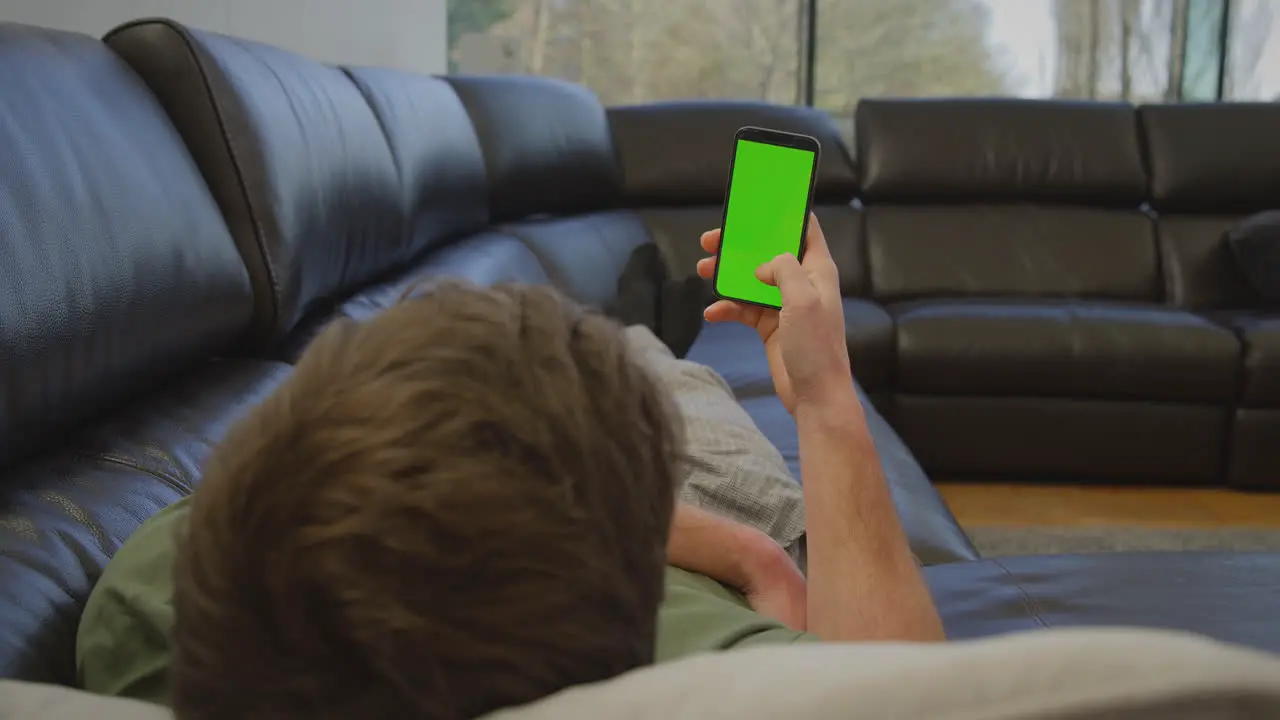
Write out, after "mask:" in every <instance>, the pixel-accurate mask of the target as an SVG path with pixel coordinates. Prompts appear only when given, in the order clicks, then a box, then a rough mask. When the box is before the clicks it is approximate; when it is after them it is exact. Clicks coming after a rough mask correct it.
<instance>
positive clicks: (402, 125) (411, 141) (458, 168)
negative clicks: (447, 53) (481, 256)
mask: <svg viewBox="0 0 1280 720" xmlns="http://www.w3.org/2000/svg"><path fill="white" fill-rule="evenodd" d="M347 74H348V75H349V76H350V77H351V79H352V80H353V81H354V82H355V84H356V86H357V87H359V88H360V92H361V93H363V94H364V98H365V100H367V101H368V102H369V106H370V107H371V108H373V112H374V114H375V115H376V116H377V118H378V122H379V123H381V125H382V129H383V131H384V132H385V133H386V135H387V143H388V144H389V145H390V147H391V157H392V159H393V160H394V161H395V165H396V169H397V170H398V171H399V173H400V187H401V189H402V190H403V191H404V192H403V195H404V198H403V202H404V210H403V212H404V216H405V218H406V219H407V222H406V229H407V231H408V237H407V238H406V240H405V252H406V254H407V255H415V254H419V253H421V252H422V251H424V250H426V249H427V248H431V247H435V246H437V245H439V244H441V243H442V242H444V241H447V240H451V239H455V238H458V237H461V236H463V235H466V234H468V233H474V232H478V231H480V230H483V229H484V228H485V227H486V226H487V225H488V224H489V196H488V185H487V180H486V177H485V171H484V153H483V152H482V151H481V150H480V138H478V137H476V131H475V128H474V127H472V126H471V118H470V117H469V116H468V115H467V109H466V108H465V107H463V106H462V101H461V100H459V99H458V96H457V94H456V93H454V92H453V88H452V87H451V86H450V85H449V83H447V82H445V81H444V80H443V79H441V78H436V77H426V76H424V75H416V74H414V73H409V72H400V71H397V70H384V69H381V68H347Z"/></svg>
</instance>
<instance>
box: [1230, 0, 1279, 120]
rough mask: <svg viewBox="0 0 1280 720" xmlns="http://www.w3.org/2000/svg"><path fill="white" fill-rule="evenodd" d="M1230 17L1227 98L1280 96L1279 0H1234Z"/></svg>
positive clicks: (1268, 98)
mask: <svg viewBox="0 0 1280 720" xmlns="http://www.w3.org/2000/svg"><path fill="white" fill-rule="evenodd" d="M1229 15H1230V17H1229V18H1228V21H1227V35H1226V37H1227V68H1226V74H1225V77H1224V83H1223V88H1222V97H1223V99H1226V100H1267V101H1275V100H1280V3H1277V2H1275V0H1231V3H1230V12H1229Z"/></svg>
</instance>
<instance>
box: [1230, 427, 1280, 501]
mask: <svg viewBox="0 0 1280 720" xmlns="http://www.w3.org/2000/svg"><path fill="white" fill-rule="evenodd" d="M1278 446H1280V410H1276V409H1252V408H1240V409H1238V410H1236V414H1235V421H1234V422H1233V423H1232V424H1231V450H1230V455H1229V460H1228V461H1227V484H1228V485H1230V486H1231V487H1234V488H1240V489H1242V490H1270V491H1273V492H1274V491H1275V490H1276V489H1277V488H1280V477H1277V475H1280V473H1277V472H1276V467H1277V465H1276V447H1278Z"/></svg>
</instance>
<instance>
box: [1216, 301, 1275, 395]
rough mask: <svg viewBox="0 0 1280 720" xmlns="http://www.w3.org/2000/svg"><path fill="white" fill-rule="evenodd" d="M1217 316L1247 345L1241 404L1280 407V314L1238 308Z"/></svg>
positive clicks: (1245, 347)
mask: <svg viewBox="0 0 1280 720" xmlns="http://www.w3.org/2000/svg"><path fill="white" fill-rule="evenodd" d="M1214 317H1215V319H1218V320H1220V321H1221V322H1223V323H1225V324H1227V325H1229V326H1230V327H1231V328H1232V329H1233V330H1235V332H1236V334H1237V335H1238V336H1239V337H1240V342H1241V343H1243V345H1244V353H1243V356H1244V377H1243V378H1242V382H1241V384H1240V398H1239V401H1240V404H1241V405H1243V406H1245V407H1251V408H1280V313H1272V314H1267V313H1260V312H1253V311H1238V312H1227V313H1220V314H1217V315H1215V316H1214Z"/></svg>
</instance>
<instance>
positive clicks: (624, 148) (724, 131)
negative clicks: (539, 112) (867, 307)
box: [609, 100, 858, 224]
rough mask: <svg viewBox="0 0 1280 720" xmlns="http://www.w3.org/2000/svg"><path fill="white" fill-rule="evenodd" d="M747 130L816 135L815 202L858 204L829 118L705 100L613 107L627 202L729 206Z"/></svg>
mask: <svg viewBox="0 0 1280 720" xmlns="http://www.w3.org/2000/svg"><path fill="white" fill-rule="evenodd" d="M748 125H750V126H755V127H764V128H771V129H774V130H783V131H786V132H794V133H801V134H803V135H809V136H812V137H814V138H817V140H818V142H819V143H820V144H821V145H822V157H821V159H820V160H819V164H818V178H817V181H816V183H815V185H814V191H813V192H814V195H813V200H814V203H815V204H828V203H829V204H841V205H843V204H847V203H849V202H850V201H852V200H853V196H854V194H855V193H856V192H857V189H858V176H857V171H856V170H855V168H854V164H853V159H852V158H851V157H850V154H849V148H848V146H847V145H846V144H845V141H844V138H843V137H841V136H840V130H839V129H838V128H837V127H836V125H835V122H834V121H832V119H831V116H830V115H829V114H827V113H825V112H823V111H821V110H817V109H814V108H806V107H795V106H786V105H770V104H767V103H762V102H733V101H723V100H711V101H705V100H700V101H679V102H665V103H651V104H647V105H635V106H627V107H612V108H609V126H610V128H611V129H612V131H613V143H614V146H615V147H616V148H617V150H618V161H619V163H620V164H621V165H622V177H623V194H624V202H626V203H627V205H628V206H630V207H638V206H645V207H653V206H681V205H720V204H722V203H723V202H724V197H725V190H726V188H727V187H728V182H729V165H730V163H731V161H732V160H733V138H734V134H735V133H737V131H738V129H739V128H742V127H745V126H748ZM717 224H719V223H718V222H717Z"/></svg>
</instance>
